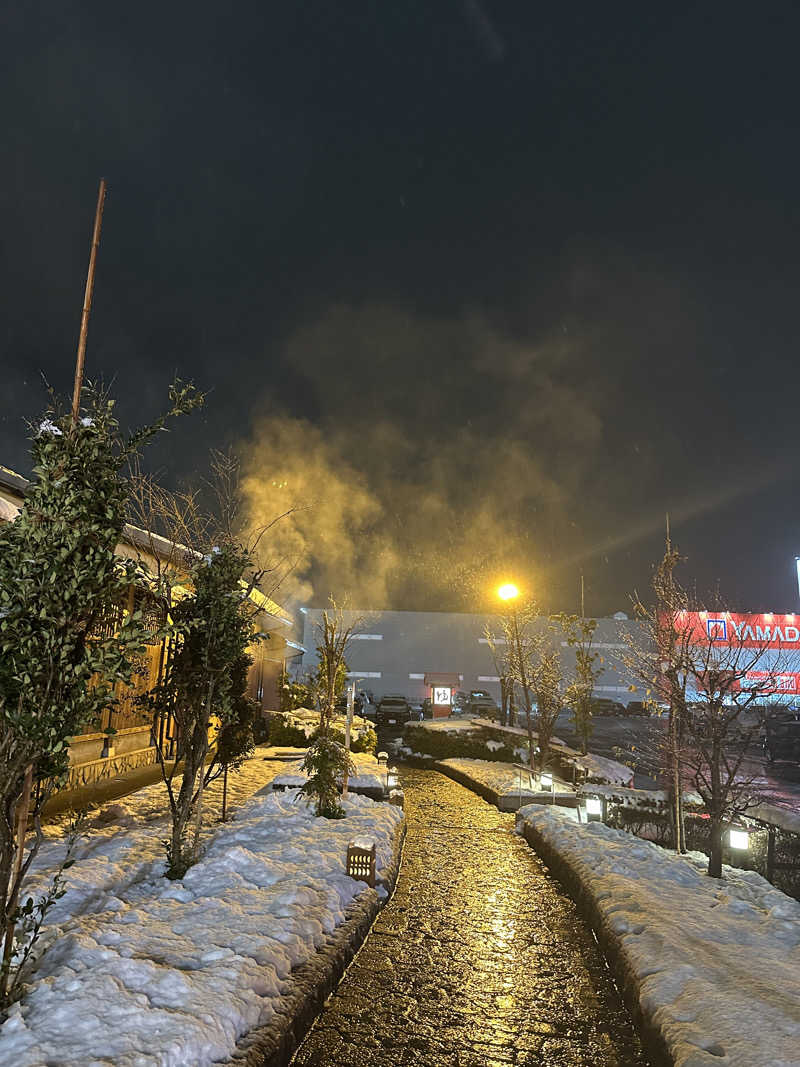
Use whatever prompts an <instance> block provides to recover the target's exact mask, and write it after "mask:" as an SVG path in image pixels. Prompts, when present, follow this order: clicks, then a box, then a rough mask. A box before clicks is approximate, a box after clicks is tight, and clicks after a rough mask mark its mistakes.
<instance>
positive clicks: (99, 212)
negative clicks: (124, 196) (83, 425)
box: [72, 178, 106, 426]
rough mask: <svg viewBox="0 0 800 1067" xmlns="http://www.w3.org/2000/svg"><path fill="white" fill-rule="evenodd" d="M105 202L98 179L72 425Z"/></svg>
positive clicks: (80, 385)
mask: <svg viewBox="0 0 800 1067" xmlns="http://www.w3.org/2000/svg"><path fill="white" fill-rule="evenodd" d="M105 200H106V180H105V178H101V179H100V188H99V190H98V192H97V208H96V209H95V213H94V233H93V234H92V248H91V251H90V252H89V270H88V273H87V275H86V290H85V292H84V295H83V311H82V312H81V330H80V334H79V335H78V356H77V359H76V360H75V384H74V386H73V389H72V424H73V426H74V425H75V423H77V421H78V412H79V411H80V407H81V389H82V388H83V367H84V363H85V360H86V336H87V334H88V332H89V313H90V311H91V310H92V295H93V294H94V272H95V266H96V264H97V249H98V248H99V247H100V229H101V227H102V225H103V206H104V204H105Z"/></svg>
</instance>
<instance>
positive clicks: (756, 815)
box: [747, 804, 800, 835]
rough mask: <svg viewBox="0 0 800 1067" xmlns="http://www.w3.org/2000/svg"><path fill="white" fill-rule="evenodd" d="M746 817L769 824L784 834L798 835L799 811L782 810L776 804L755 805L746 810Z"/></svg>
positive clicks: (799, 830)
mask: <svg viewBox="0 0 800 1067" xmlns="http://www.w3.org/2000/svg"><path fill="white" fill-rule="evenodd" d="M747 817H748V818H751V817H752V818H753V819H760V820H761V821H762V822H767V823H771V824H772V825H773V826H777V827H778V829H779V830H785V831H786V833H789V834H798V835H800V811H793V810H791V809H790V808H782V807H779V806H778V805H777V804H757V805H756V806H755V807H753V808H749V809H748V811H747Z"/></svg>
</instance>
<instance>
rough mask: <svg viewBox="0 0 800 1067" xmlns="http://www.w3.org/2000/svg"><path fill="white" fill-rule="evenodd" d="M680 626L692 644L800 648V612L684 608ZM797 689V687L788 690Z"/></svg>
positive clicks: (781, 648) (679, 621)
mask: <svg viewBox="0 0 800 1067" xmlns="http://www.w3.org/2000/svg"><path fill="white" fill-rule="evenodd" d="M677 623H678V627H679V628H680V629H682V630H684V632H686V633H687V634H688V637H689V640H690V641H691V642H692V644H696V645H707V644H709V643H710V644H721V645H731V646H732V647H734V648H763V649H765V650H766V649H773V650H775V651H779V650H786V651H793V652H796V651H800V616H798V615H775V614H773V613H772V612H771V611H768V612H765V613H763V614H761V615H738V614H735V613H734V612H731V611H723V612H713V611H681V612H679V613H678V617H677ZM787 691H788V692H797V690H796V689H793V690H787Z"/></svg>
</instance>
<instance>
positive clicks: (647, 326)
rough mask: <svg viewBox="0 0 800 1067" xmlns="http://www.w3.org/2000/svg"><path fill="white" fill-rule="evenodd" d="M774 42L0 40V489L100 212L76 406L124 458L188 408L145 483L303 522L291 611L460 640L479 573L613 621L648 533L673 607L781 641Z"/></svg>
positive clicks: (784, 26) (703, 35) (789, 528)
mask: <svg viewBox="0 0 800 1067" xmlns="http://www.w3.org/2000/svg"><path fill="white" fill-rule="evenodd" d="M798 37H800V10H798V9H797V6H796V5H794V4H788V3H787V4H778V3H775V4H768V5H761V6H760V7H753V6H752V5H745V4H735V3H733V4H731V3H727V4H724V5H723V4H714V3H708V4H697V3H694V4H681V3H673V4H656V5H646V4H641V3H636V4H634V3H630V4H628V3H616V4H610V5H608V4H598V3H596V2H595V3H568V4H549V5H540V4H535V3H531V0H520V2H510V0H443V2H437V0H425V2H422V0H403V2H402V3H394V4H387V3H375V2H370V3H356V2H352V3H348V2H345V3H339V4H334V3H330V2H329V0H328V2H325V3H319V2H316V0H305V2H304V3H299V4H282V5H277V4H274V3H269V2H266V3H265V2H264V0H261V2H260V3H257V4H256V3H232V4H228V5H223V4H214V5H210V4H207V3H205V2H204V0H200V2H198V3H196V4H193V5H171V4H164V3H160V4H158V5H156V4H149V3H139V4H135V5H125V6H123V5H117V4H111V5H107V4H106V5H101V4H87V3H85V2H84V3H77V2H70V0H59V2H58V3H55V2H46V3H42V2H38V3H37V2H35V0H32V2H29V3H25V4H18V5H10V4H7V5H5V7H4V10H3V13H2V14H0V40H2V54H3V63H2V65H0V110H1V112H2V119H3V121H2V129H3V153H2V159H3V166H2V168H1V169H0V205H1V206H2V226H3V240H2V242H1V243H0V264H1V269H2V293H3V299H2V305H1V306H2V311H0V315H1V316H2V318H1V320H0V338H2V368H3V375H2V388H0V463H2V464H4V465H5V466H9V467H12V468H14V469H16V470H18V471H20V472H21V473H27V472H28V459H27V443H26V433H27V431H26V428H25V423H24V420H25V419H26V418H33V417H35V416H36V414H37V413H38V412H40V411H41V410H42V408H43V407H44V404H45V402H46V394H45V389H44V386H43V376H44V378H46V379H47V381H48V382H49V383H50V384H51V385H52V386H54V387H55V388H56V389H57V390H59V391H61V392H64V393H66V392H68V391H69V390H70V389H71V376H72V367H73V363H74V352H75V346H76V341H77V331H78V322H79V315H80V307H81V301H82V296H83V286H84V281H85V272H86V262H87V255H88V243H89V235H90V232H91V222H92V215H93V211H94V204H95V199H96V193H97V182H98V179H99V177H100V176H101V175H102V176H104V177H106V179H107V181H108V183H109V194H108V199H107V203H106V213H105V219H104V230H103V240H102V244H101V248H100V256H99V263H98V280H97V288H96V294H95V307H94V310H93V315H92V321H91V326H90V332H89V346H88V354H87V372H88V374H89V375H90V376H91V377H96V378H97V377H102V378H103V379H104V380H105V381H106V382H113V390H114V392H115V394H116V395H117V396H118V397H119V400H120V412H121V416H122V419H123V421H124V422H126V423H128V422H139V421H142V420H143V419H145V418H146V417H150V416H151V415H154V414H155V413H156V412H157V411H158V410H159V407H160V405H161V404H162V402H163V398H164V397H165V394H166V387H167V384H168V382H169V381H170V379H171V377H172V376H173V374H175V373H177V374H179V375H181V376H182V377H184V378H193V379H194V380H195V381H196V382H197V384H198V385H199V386H200V387H201V388H203V389H207V390H209V392H210V395H209V399H208V403H207V406H206V409H205V411H204V413H202V414H201V415H198V416H193V417H191V418H189V419H187V420H186V421H185V422H184V423H183V424H181V425H179V426H177V427H176V428H175V430H174V433H173V434H172V435H171V436H170V437H169V439H168V440H167V441H165V442H164V443H162V444H161V445H160V446H159V447H158V448H157V449H155V450H153V452H151V454H150V455H149V457H148V464H149V466H150V468H151V469H154V470H156V471H158V472H160V476H161V477H162V478H163V479H164V481H166V482H167V483H169V484H171V485H178V484H182V483H184V482H187V481H188V482H192V481H193V480H196V479H197V478H199V477H200V476H201V475H202V474H203V472H204V471H205V470H206V469H207V465H208V449H209V448H210V447H217V448H227V447H234V448H237V449H238V450H240V452H241V453H242V455H243V456H244V457H245V468H246V471H247V473H248V485H249V489H248V493H249V503H250V508H251V512H252V515H253V521H254V522H256V521H257V519H259V518H266V517H267V516H268V513H269V512H270V510H271V509H274V508H276V507H277V506H278V504H279V503H281V500H283V501H285V500H288V499H290V496H288V495H287V494H292V493H293V492H294V493H296V497H291V499H292V500H293V499H298V500H302V501H304V502H305V503H309V504H312V505H313V507H312V509H311V511H310V512H308V513H307V515H311V514H315V515H316V516H317V518H316V520H315V522H316V528H315V527H314V525H313V524H311V523H310V520H309V519H308V517H306V518H304V519H303V520H302V521H303V522H304V523H305V526H304V527H303V528H302V529H301V530H299V531H293V535H292V537H290V538H289V542H290V547H291V546H294V547H296V549H297V552H298V566H297V569H296V572H295V578H303V579H304V580H305V582H306V584H304V585H302V586H298V587H296V588H294V592H295V593H296V595H298V596H302V597H305V598H308V599H309V600H314V599H316V600H317V601H319V600H320V599H324V597H325V596H326V595H327V593H328V592H335V593H338V594H339V595H341V594H343V593H345V592H348V591H349V592H351V593H352V594H353V595H354V596H355V599H356V600H361V601H369V603H364V604H363V606H365V607H368V606H389V607H398V608H399V607H418V608H450V607H455V608H461V609H465V610H469V609H470V608H474V607H477V606H478V603H477V600H476V601H473V602H471V601H470V595H471V594H469V592H468V591H469V590H470V589H473V588H474V582H472V579H473V578H474V574H475V573H476V572H480V573H487V574H488V573H489V572H490V571H491V570H492V568H495V569H497V568H498V567H505V568H506V569H508V570H512V569H513V570H515V572H517V571H518V572H520V573H522V574H523V583H525V582H527V583H528V584H529V585H530V586H531V587H532V588H533V589H534V591H535V592H536V595H537V597H538V598H539V600H540V602H541V603H542V605H543V606H544V607H546V608H549V609H552V610H563V609H574V608H575V606H576V594H575V590H576V589H577V584H578V575H579V573H580V571H581V569H583V571H584V573H585V575H586V583H587V610H588V611H590V612H593V613H596V614H603V613H608V612H612V611H615V610H619V609H623V610H624V609H625V607H626V605H627V604H628V595H629V593H630V592H631V590H632V589H633V588H634V587H635V586H638V587H639V588H640V589H641V588H642V587H643V586H644V585H646V583H647V581H648V574H649V568H650V565H651V563H652V561H653V560H654V559H656V558H658V556H659V554H660V552H661V550H662V547H663V533H662V531H663V521H664V518H663V517H664V513H665V512H666V511H669V512H670V513H671V515H672V519H673V533H674V536H675V539H676V540H677V542H678V544H679V546H680V548H681V549H682V551H683V552H684V554H685V555H686V556H687V557H688V563H687V565H686V568H685V571H684V577H685V579H686V580H687V581H689V580H696V581H697V583H698V586H699V587H700V588H701V589H706V588H709V587H711V586H713V585H715V583H717V581H718V582H719V583H720V586H721V588H722V589H723V591H724V593H725V595H726V597H727V599H728V601H729V602H730V605H731V607H734V608H738V609H742V610H768V609H773V610H776V611H786V610H792V609H793V608H795V607H796V606H797V589H796V581H795V577H794V562H793V561H794V555H795V553H799V554H800V528H798V511H799V510H800V508H799V507H798V502H797V498H798V487H799V486H800V474H798V471H797V462H796V428H795V417H794V416H795V408H796V397H797V394H798V386H800V369H799V367H800V362H799V361H798V344H797V342H798V323H797V307H798V296H797V293H798V282H800V256H799V255H798V241H797V232H798V204H799V203H800V201H799V200H798V189H800V173H799V171H800V147H799V146H800V139H798V121H797V106H798V85H797V81H798V77H797V55H796V53H797V40H798ZM308 472H313V476H312V475H311V474H309V473H308ZM259 479H263V483H264V486H269V487H273V488H274V490H275V492H267V491H266V490H264V491H263V492H262V490H261V489H260V488H259V486H258V484H257V483H258V481H259ZM276 494H277V495H276ZM280 494H283V497H282V498H280V499H278V497H279V495H280ZM326 494H330V495H329V496H326ZM323 525H324V531H323V530H322V527H323ZM333 542H335V544H333ZM279 548H280V546H278V548H276V551H278V550H279ZM498 560H500V561H502V562H500V563H498ZM470 575H471V576H472V577H471V578H470V579H469V580H467V576H470ZM375 576H377V577H375ZM373 577H375V581H373ZM471 582H472V584H470V583H471ZM465 590H467V592H466V593H465ZM289 592H291V590H290V589H289V588H288V587H287V595H288V593H289Z"/></svg>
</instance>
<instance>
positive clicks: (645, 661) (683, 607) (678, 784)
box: [622, 523, 691, 852]
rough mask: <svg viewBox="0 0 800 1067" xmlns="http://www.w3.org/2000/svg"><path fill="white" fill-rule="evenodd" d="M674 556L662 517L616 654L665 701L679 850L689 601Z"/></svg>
mask: <svg viewBox="0 0 800 1067" xmlns="http://www.w3.org/2000/svg"><path fill="white" fill-rule="evenodd" d="M680 562H681V557H680V554H679V553H678V551H677V550H676V549H674V548H673V547H672V542H671V540H670V535H669V523H668V524H667V537H666V545H665V550H664V558H663V559H662V560H661V562H660V564H659V565H658V567H657V568H656V570H655V572H654V575H653V581H652V591H653V600H652V602H651V603H645V602H644V601H643V600H642V598H641V597H640V596H639V594H638V593H634V594H633V597H632V598H631V599H632V603H633V610H634V616H635V617H636V619H637V620H638V621H639V622H640V623H641V624H642V628H643V631H644V632H643V633H641V634H639V635H636V634H633V633H630V632H625V633H624V634H623V636H624V637H625V642H626V644H627V650H626V652H625V653H624V654H623V657H622V658H623V661H624V662H625V665H626V666H627V667H628V669H629V670H630V671H631V672H632V673H633V674H634V675H635V676H636V677H638V678H639V680H640V682H641V683H642V685H643V686H644V689H645V694H646V696H647V697H648V699H649V700H650V701H651V704H652V705H653V706H658V701H657V700H656V699H655V697H654V694H657V696H658V699H659V700H660V701H661V702H665V703H666V708H667V738H666V744H665V745H664V746H662V752H663V755H664V760H663V764H664V770H665V772H666V776H667V783H668V791H669V798H670V813H671V818H672V841H673V847H674V848H675V850H676V851H678V852H685V851H686V828H685V820H684V812H683V791H684V790H683V787H684V782H683V778H684V775H683V763H682V761H683V749H684V732H685V725H686V722H687V714H686V703H687V698H686V686H687V681H688V672H687V663H686V653H687V648H686V642H685V635H684V634H683V632H682V625H681V619H682V618H685V617H687V616H686V613H687V612H688V610H689V608H690V606H691V605H690V602H689V595H688V594H687V593H686V591H685V590H684V589H683V588H682V587H681V586H680V584H679V583H678V582H677V581H676V580H675V575H674V571H675V568H676V567H677V566H678V564H679V563H680Z"/></svg>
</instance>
